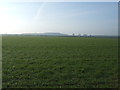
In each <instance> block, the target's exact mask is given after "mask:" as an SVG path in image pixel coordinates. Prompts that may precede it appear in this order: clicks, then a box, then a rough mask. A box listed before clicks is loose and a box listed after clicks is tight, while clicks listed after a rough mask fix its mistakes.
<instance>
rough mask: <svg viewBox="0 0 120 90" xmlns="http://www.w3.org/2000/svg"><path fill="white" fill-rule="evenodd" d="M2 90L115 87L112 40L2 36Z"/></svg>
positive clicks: (115, 60) (115, 49) (114, 41)
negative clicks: (7, 89)
mask: <svg viewBox="0 0 120 90" xmlns="http://www.w3.org/2000/svg"><path fill="white" fill-rule="evenodd" d="M2 63H3V88H9V87H12V88H115V87H118V78H117V75H118V42H117V39H116V38H94V37H91V38H84V37H81V38H80V37H39V36H3V62H2Z"/></svg>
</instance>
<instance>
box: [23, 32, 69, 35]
mask: <svg viewBox="0 0 120 90" xmlns="http://www.w3.org/2000/svg"><path fill="white" fill-rule="evenodd" d="M23 35H40V36H68V34H63V33H55V32H46V33H23Z"/></svg>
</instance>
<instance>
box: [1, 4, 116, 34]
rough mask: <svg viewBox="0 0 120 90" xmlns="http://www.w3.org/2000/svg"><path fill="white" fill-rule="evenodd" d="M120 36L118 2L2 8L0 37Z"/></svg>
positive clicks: (19, 5) (2, 6) (28, 5)
mask: <svg viewBox="0 0 120 90" xmlns="http://www.w3.org/2000/svg"><path fill="white" fill-rule="evenodd" d="M33 32H38V33H39V32H40V33H41V32H61V33H66V34H72V33H75V34H78V33H81V34H97V35H98V34H102V35H103V34H104V35H117V34H118V3H117V2H44V3H40V2H39V3H37V2H36V3H32V2H26V3H25V2H24V3H22V2H21V3H20V2H19V3H2V4H0V33H33Z"/></svg>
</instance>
